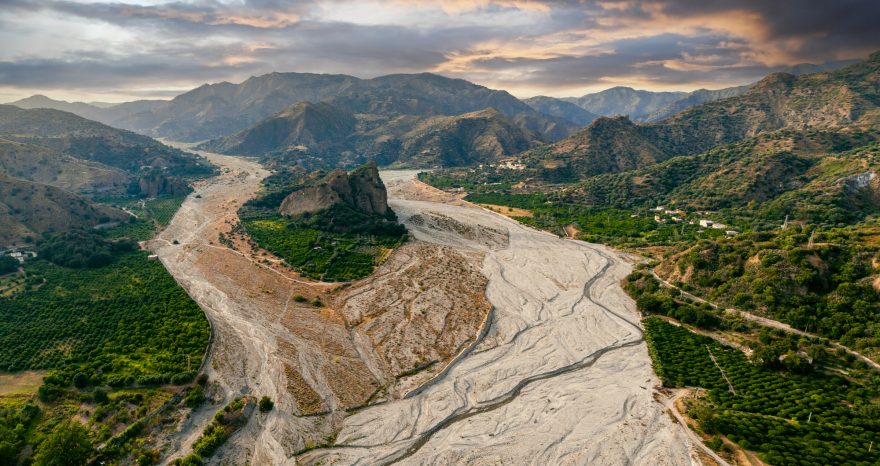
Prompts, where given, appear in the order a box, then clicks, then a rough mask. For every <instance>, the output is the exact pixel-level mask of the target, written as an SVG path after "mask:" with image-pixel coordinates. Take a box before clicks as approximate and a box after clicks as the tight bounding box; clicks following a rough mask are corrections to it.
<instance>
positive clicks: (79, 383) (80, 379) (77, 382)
mask: <svg viewBox="0 0 880 466" xmlns="http://www.w3.org/2000/svg"><path fill="white" fill-rule="evenodd" d="M88 384H89V378H88V377H86V375H85V374H83V373H82V372H77V373H76V375H74V376H73V386H74V387H76V388H78V389H80V390H82V389H83V388H86V386H87V385H88Z"/></svg>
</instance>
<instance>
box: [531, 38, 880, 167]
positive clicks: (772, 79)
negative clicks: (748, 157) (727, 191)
mask: <svg viewBox="0 0 880 466" xmlns="http://www.w3.org/2000/svg"><path fill="white" fill-rule="evenodd" d="M878 71H880V54H873V55H871V57H870V58H869V59H868V60H866V61H863V62H859V63H857V64H855V65H851V66H849V67H846V68H843V69H839V70H837V71H834V72H823V73H815V74H810V75H802V76H795V75H792V74H788V73H775V74H772V75H770V76H768V77H766V78H764V79H763V80H761V81H759V82H758V83H756V84H754V85H752V86H751V87H750V88H749V89H748V90H747V91H746V92H745V93H744V94H742V95H739V96H734V97H729V98H725V99H721V100H715V101H712V102H707V103H703V104H701V105H695V106H691V107H688V108H687V109H685V110H683V111H681V112H679V113H677V114H675V115H673V116H671V117H668V118H666V119H664V120H661V121H658V122H652V123H646V124H636V123H633V122H632V121H631V120H630V119H629V118H627V117H623V116H621V117H613V118H608V117H603V118H599V119H597V120H595V121H594V122H593V123H592V124H591V125H590V126H588V127H586V128H584V129H583V130H581V131H579V132H578V133H576V134H574V135H572V136H570V137H568V138H566V139H564V140H561V141H559V142H556V143H554V144H552V145H549V146H543V147H540V148H538V149H535V150H532V151H530V152H527V153H526V154H523V155H522V156H521V158H522V159H523V161H525V162H526V164H527V165H528V166H530V167H531V168H533V169H535V170H539V171H542V172H543V173H544V176H546V177H549V178H550V179H557V180H558V179H585V178H588V177H591V176H595V175H599V174H602V173H609V172H623V171H628V170H632V169H636V168H640V167H643V166H647V165H650V164H653V163H657V162H662V161H664V160H667V159H670V158H673V157H677V156H685V155H693V154H698V153H701V152H705V151H708V150H709V149H711V148H713V147H715V146H718V145H723V144H726V143H730V142H734V141H739V140H743V139H746V138H751V137H755V136H757V135H759V134H761V133H764V132H771V131H776V130H780V129H785V128H788V129H797V130H806V129H824V130H847V131H854V130H855V129H858V128H862V129H864V128H873V127H876V125H877V124H878V123H880V98H878V94H880V92H878V90H880V89H878V84H877V76H878Z"/></svg>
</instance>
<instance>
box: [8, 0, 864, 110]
mask: <svg viewBox="0 0 880 466" xmlns="http://www.w3.org/2000/svg"><path fill="white" fill-rule="evenodd" d="M150 3H152V2H150ZM467 3H468V2H466V1H457V2H452V3H447V4H445V5H442V7H441V5H439V2H433V1H430V0H423V1H422V0H394V1H391V2H390V4H391V5H390V6H389V10H388V11H391V10H393V11H394V14H392V13H388V15H387V17H386V16H383V15H384V14H385V13H386V11H385V10H384V6H383V5H376V6H375V8H374V9H373V10H370V11H367V13H366V14H367V16H371V17H370V18H368V19H364V20H362V18H358V17H354V16H345V15H344V14H342V15H339V14H336V13H340V12H342V13H345V11H346V8H350V7H352V6H353V5H355V3H345V2H344V1H343V0H309V1H298V2H284V1H273V0H246V1H244V2H231V3H230V2H222V1H217V0H196V1H193V2H182V1H176V2H170V3H164V4H158V5H153V4H144V5H129V4H124V3H116V2H90V3H80V2H77V1H74V0H64V1H48V2H37V1H24V0H0V27H2V28H5V29H7V30H11V27H13V25H14V27H15V28H17V29H18V30H22V31H24V33H22V34H20V35H19V36H21V37H18V36H16V37H13V38H12V39H13V40H15V41H17V46H13V45H6V46H4V45H3V44H2V43H0V87H6V88H22V89H35V88H47V89H61V88H68V89H96V88H116V89H130V91H131V93H132V95H134V94H136V93H138V92H152V91H142V90H143V89H145V88H146V87H147V86H148V87H149V88H150V89H157V88H164V87H168V86H171V87H178V86H186V85H188V84H198V83H201V82H214V81H220V80H230V81H236V80H241V79H244V78H246V77H248V76H250V75H257V74H262V73H266V72H270V71H312V72H331V73H346V74H353V75H356V76H361V77H369V76H376V75H381V74H387V73H395V72H417V71H438V72H440V73H443V74H447V75H452V76H456V77H462V78H465V79H471V80H474V81H477V82H480V83H484V84H488V85H493V86H495V87H501V86H506V87H510V88H512V89H517V88H519V89H535V90H537V91H539V92H543V89H546V90H547V92H551V93H552V92H555V91H556V90H558V89H559V88H565V89H577V88H579V87H580V88H583V87H589V86H594V87H595V86H597V85H604V84H606V83H607V85H608V86H610V85H614V84H623V85H626V84H632V83H637V85H642V86H651V87H654V88H662V87H664V86H667V87H668V86H673V87H675V86H678V87H681V86H685V87H686V86H687V85H688V84H689V83H694V85H695V86H696V85H697V83H699V84H701V85H704V84H705V83H709V85H711V84H712V83H717V86H716V87H721V86H725V85H731V84H741V83H746V82H750V81H754V80H756V79H759V78H760V77H761V76H763V75H764V74H767V73H768V72H771V71H774V70H777V69H780V68H782V67H784V66H785V65H792V64H795V63H799V62H808V61H809V62H822V61H827V60H833V59H839V58H849V57H857V56H864V55H866V54H867V53H869V52H870V51H873V50H875V49H880V28H878V27H877V24H880V8H878V7H877V5H876V0H874V1H868V0H843V1H833V2H832V1H820V0H802V1H799V2H778V1H772V0H763V1H757V0H745V1H738V2H733V1H718V0H676V1H671V0H670V1H662V0H661V1H639V0H634V1H621V2H593V1H589V2H588V1H576V0H561V1H544V2H541V1H519V2H514V1H512V0H492V1H490V0H473V1H472V2H471V4H470V5H468V4H467ZM541 7H543V8H541ZM401 11H403V13H401ZM328 12H329V13H328ZM44 16H45V17H49V16H51V17H55V18H58V17H60V18H65V17H68V18H71V19H72V20H73V21H72V22H73V23H77V24H76V25H71V26H70V31H69V35H70V37H71V40H70V41H64V40H63V37H64V34H65V31H64V27H61V28H60V30H51V31H46V30H42V29H39V27H38V26H34V27H33V28H32V29H27V28H28V26H27V25H28V24H29V21H32V20H33V19H35V18H36V19H40V18H43V17H44ZM340 18H341V19H340ZM89 24H94V25H96V27H97V26H100V25H106V26H107V28H109V29H108V31H109V32H108V33H107V34H110V35H113V34H116V33H115V32H113V28H116V29H117V30H119V31H121V32H119V33H118V34H119V36H120V37H119V38H116V37H108V39H118V40H115V41H114V40H108V41H107V42H108V44H107V46H106V47H104V44H103V43H100V42H101V41H95V42H94V43H92V42H86V43H85V45H83V41H82V40H79V39H78V38H79V37H82V36H87V33H89V32H90V31H91V30H92V29H90V26H88V25H89ZM6 25H9V26H6ZM84 25H85V26H84ZM76 28H79V29H76ZM2 34H3V32H2V31H0V36H2ZM126 34H128V35H131V36H134V37H135V39H132V38H131V37H123V36H125V35H126ZM7 37H9V36H7ZM58 37H62V39H61V40H59V39H58ZM141 38H142V39H141ZM41 41H45V42H47V43H48V45H45V46H43V47H38V46H36V45H35V46H33V47H31V45H32V44H37V45H39V44H40V42H41ZM126 41H127V42H126ZM4 42H7V43H10V42H11V41H10V40H6V41H4ZM67 42H69V43H70V44H75V45H69V44H68V43H67ZM117 42H118V43H117ZM18 45H20V47H19V46H18ZM13 47H15V49H13ZM105 49H106V50H105Z"/></svg>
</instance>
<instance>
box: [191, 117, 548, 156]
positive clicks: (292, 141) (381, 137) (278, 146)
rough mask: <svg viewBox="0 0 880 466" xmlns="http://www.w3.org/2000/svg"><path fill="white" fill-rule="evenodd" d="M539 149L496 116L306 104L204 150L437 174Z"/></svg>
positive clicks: (527, 135)
mask: <svg viewBox="0 0 880 466" xmlns="http://www.w3.org/2000/svg"><path fill="white" fill-rule="evenodd" d="M538 143H539V139H538V137H537V136H536V135H535V134H534V133H532V132H530V131H528V130H525V129H523V128H521V127H520V126H518V125H516V124H515V123H514V122H513V121H511V119H510V118H508V117H507V116H505V115H504V114H503V113H501V112H499V111H498V110H495V109H484V110H481V111H478V112H471V113H465V114H462V115H456V116H434V117H419V116H414V115H399V116H386V115H378V114H358V115H357V116H356V117H355V116H353V115H352V114H351V113H349V112H348V111H346V110H342V109H340V108H339V107H336V106H334V105H331V104H328V103H323V102H319V103H310V102H300V103H297V104H294V105H293V106H291V107H289V108H287V109H285V110H284V111H282V112H279V113H278V114H276V115H274V116H272V117H270V118H267V119H265V120H263V121H261V122H259V123H257V124H256V125H254V126H253V127H251V128H248V129H246V130H244V131H241V132H239V133H237V134H235V135H233V136H230V137H227V138H222V139H217V140H214V141H209V142H208V143H205V144H203V145H202V146H200V147H202V148H204V149H206V150H211V151H215V152H220V153H228V154H239V155H252V156H263V157H264V158H265V159H271V160H272V162H270V164H271V163H275V162H274V161H276V160H284V161H285V162H295V163H299V164H302V165H305V166H307V167H309V168H331V167H333V166H339V165H343V166H346V165H355V164H357V163H360V162H361V161H362V159H366V160H378V161H380V162H381V163H383V164H397V165H403V166H417V167H434V166H461V165H468V164H475V163H484V162H489V161H495V160H498V159H500V158H502V157H505V156H510V155H513V154H516V153H519V152H522V151H524V150H526V149H529V148H531V147H534V146H535V145H537V144H538Z"/></svg>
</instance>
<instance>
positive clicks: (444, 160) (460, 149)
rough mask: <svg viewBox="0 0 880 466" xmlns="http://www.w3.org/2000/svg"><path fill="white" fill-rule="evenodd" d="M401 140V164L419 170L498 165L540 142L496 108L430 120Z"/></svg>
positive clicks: (399, 160) (399, 156) (399, 158)
mask: <svg viewBox="0 0 880 466" xmlns="http://www.w3.org/2000/svg"><path fill="white" fill-rule="evenodd" d="M401 139H402V144H401V149H400V153H399V155H398V162H400V163H402V164H404V165H407V166H416V167H440V166H443V167H454V166H466V165H474V164H478V163H488V162H495V161H498V160H499V159H501V158H503V157H506V156H510V155H513V154H516V153H519V152H522V151H524V150H526V149H529V148H530V147H533V146H535V145H536V144H537V143H538V140H537V138H536V136H535V135H534V134H532V133H529V132H528V131H526V130H523V129H522V128H519V127H518V126H516V125H515V124H514V123H513V122H511V121H510V119H508V118H507V117H505V116H504V114H502V113H501V112H499V111H498V110H495V109H485V110H482V111H479V112H473V113H466V114H464V115H458V116H452V117H434V118H430V119H428V120H426V121H424V122H423V123H421V124H419V125H418V126H417V127H416V128H414V129H413V130H412V131H409V132H408V133H406V134H405V135H404V136H403V137H402V138H401Z"/></svg>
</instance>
